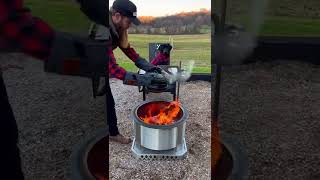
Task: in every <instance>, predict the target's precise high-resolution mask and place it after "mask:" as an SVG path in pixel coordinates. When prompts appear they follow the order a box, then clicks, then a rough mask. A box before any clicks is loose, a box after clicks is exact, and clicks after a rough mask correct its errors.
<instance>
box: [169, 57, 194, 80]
mask: <svg viewBox="0 0 320 180" xmlns="http://www.w3.org/2000/svg"><path fill="white" fill-rule="evenodd" d="M193 67H194V61H189V62H188V64H187V65H186V66H184V67H181V68H182V71H181V72H178V71H177V69H176V68H171V69H170V70H169V71H170V72H171V73H172V74H168V73H164V76H165V77H166V78H167V79H168V81H169V83H170V84H172V83H174V82H176V81H179V82H186V81H187V80H188V79H189V78H190V77H191V74H192V69H193Z"/></svg>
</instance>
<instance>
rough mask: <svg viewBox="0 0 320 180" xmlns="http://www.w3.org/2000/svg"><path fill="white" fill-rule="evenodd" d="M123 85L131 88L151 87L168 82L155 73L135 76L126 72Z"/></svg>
mask: <svg viewBox="0 0 320 180" xmlns="http://www.w3.org/2000/svg"><path fill="white" fill-rule="evenodd" d="M123 84H127V85H132V86H147V87H148V86H152V85H157V84H161V85H163V84H165V85H167V84H168V80H167V79H166V78H165V77H164V76H163V75H162V74H158V73H155V72H150V73H145V74H137V73H132V72H126V75H125V78H124V80H123Z"/></svg>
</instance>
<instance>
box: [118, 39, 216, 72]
mask: <svg viewBox="0 0 320 180" xmlns="http://www.w3.org/2000/svg"><path fill="white" fill-rule="evenodd" d="M169 37H170V36H168V35H146V34H131V35H129V41H130V44H131V46H132V47H134V48H135V49H136V51H137V52H138V53H139V54H140V55H141V56H142V57H145V58H148V57H149V50H148V46H149V45H148V44H149V43H151V42H159V43H163V42H169ZM171 38H173V46H174V48H173V50H172V52H171V64H172V65H179V62H180V61H181V64H182V66H184V65H188V64H189V61H195V66H196V68H194V71H195V72H203V73H210V70H211V69H210V59H211V39H210V34H202V35H174V36H171ZM115 56H116V58H117V61H118V62H119V64H120V65H122V66H123V67H126V68H128V69H130V70H136V69H135V68H134V67H133V64H132V62H131V61H130V60H129V59H128V58H127V57H126V55H124V54H123V53H122V51H121V50H120V49H117V50H115Z"/></svg>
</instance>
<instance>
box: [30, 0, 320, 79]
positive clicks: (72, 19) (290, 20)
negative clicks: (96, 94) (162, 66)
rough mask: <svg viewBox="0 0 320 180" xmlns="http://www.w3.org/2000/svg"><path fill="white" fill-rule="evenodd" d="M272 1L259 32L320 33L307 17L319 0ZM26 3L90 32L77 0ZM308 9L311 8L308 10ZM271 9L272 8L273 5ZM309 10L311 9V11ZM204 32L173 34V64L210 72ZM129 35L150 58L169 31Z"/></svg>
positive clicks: (61, 24)
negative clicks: (152, 48) (150, 45)
mask: <svg viewBox="0 0 320 180" xmlns="http://www.w3.org/2000/svg"><path fill="white" fill-rule="evenodd" d="M242 1H244V0H242ZM242 1H241V2H242ZM294 1H295V2H296V3H298V2H300V1H298V0H294ZM311 1H312V0H311ZM311 1H310V2H311ZM231 2H232V3H233V5H232V3H231V5H232V7H235V8H233V9H236V8H239V7H240V6H241V3H240V1H239V2H238V1H231ZM271 2H272V4H271V6H270V7H272V9H275V10H274V12H272V13H271V14H273V15H272V16H268V17H266V21H265V22H264V24H263V25H262V28H261V31H260V35H270V36H318V37H320V18H310V17H308V16H312V17H314V16H315V15H316V14H317V13H318V12H319V11H318V9H316V8H315V6H314V5H315V4H317V3H318V2H317V1H315V0H314V1H312V3H310V2H309V4H308V6H302V5H301V4H300V5H299V7H298V6H293V5H292V6H285V5H286V4H290V2H291V1H290V2H289V1H287V0H280V3H279V4H280V5H281V6H278V5H279V4H277V2H276V0H272V1H271ZM301 3H302V2H301ZM242 4H243V3H242ZM25 5H26V7H29V8H30V9H31V11H32V13H33V15H35V16H39V17H41V18H42V19H44V20H45V21H46V22H48V23H49V24H50V25H51V26H52V27H54V28H56V29H59V30H62V31H67V32H73V33H81V34H86V33H87V30H88V27H89V24H90V22H89V20H88V19H87V18H86V17H85V16H84V15H83V14H82V13H81V11H80V9H79V6H78V5H77V4H76V3H74V1H71V0H52V1H42V0H25ZM229 5H230V3H229ZM279 8H280V9H279ZM310 8H311V9H310ZM306 9H307V10H308V11H306ZM268 11H270V8H269V9H268ZM306 12H312V13H309V14H310V15H308V14H306ZM239 17H240V16H239V15H232V17H231V18H230V17H229V19H230V20H231V22H235V23H240V22H248V18H249V17H248V16H247V17H246V18H239ZM229 19H228V20H229ZM202 32H203V33H206V34H201V35H175V36H172V37H173V39H174V50H173V51H172V56H171V60H172V63H173V64H178V62H179V61H182V64H187V62H188V61H190V60H194V61H195V62H196V63H195V64H196V67H195V68H194V71H195V72H204V73H207V72H210V55H211V53H210V47H211V46H210V43H211V38H210V29H209V28H205V29H204V30H203V31H202ZM129 38H130V42H131V44H132V46H133V47H135V49H136V50H137V52H138V53H139V54H140V55H141V56H142V57H145V58H148V50H147V47H148V43H150V42H168V40H169V36H168V35H138V34H132V35H130V37H129ZM115 54H116V57H117V60H118V62H119V64H120V65H122V66H123V67H126V68H127V69H128V70H135V68H134V65H133V63H132V62H130V60H128V59H127V57H126V56H125V55H123V54H122V53H121V52H120V51H119V50H116V51H115Z"/></svg>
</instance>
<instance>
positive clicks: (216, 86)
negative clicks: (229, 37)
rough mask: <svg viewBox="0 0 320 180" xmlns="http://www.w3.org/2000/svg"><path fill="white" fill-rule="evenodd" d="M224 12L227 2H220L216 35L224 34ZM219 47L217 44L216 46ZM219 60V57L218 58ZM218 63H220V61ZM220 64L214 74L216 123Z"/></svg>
mask: <svg viewBox="0 0 320 180" xmlns="http://www.w3.org/2000/svg"><path fill="white" fill-rule="evenodd" d="M226 12H227V0H222V4H221V17H220V21H219V22H218V23H217V24H216V26H218V28H216V29H217V30H218V31H215V34H216V35H220V34H222V33H224V25H225V22H226ZM218 45H219V44H218ZM218 58H221V57H218ZM218 62H221V61H220V60H219V61H218ZM221 69H222V66H221V64H216V69H215V70H216V72H215V79H216V83H215V89H214V104H213V117H214V118H215V120H217V121H218V117H219V102H220V89H221V88H220V84H221V74H222V73H221Z"/></svg>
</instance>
